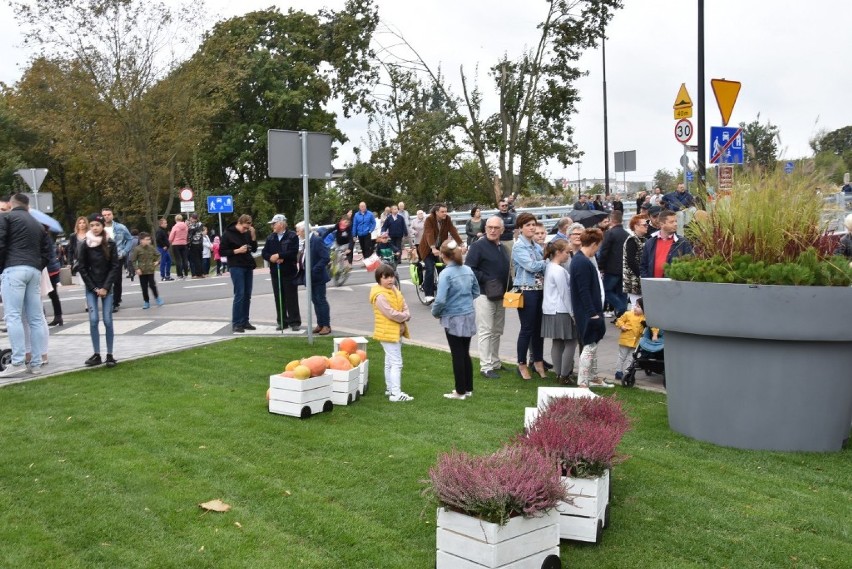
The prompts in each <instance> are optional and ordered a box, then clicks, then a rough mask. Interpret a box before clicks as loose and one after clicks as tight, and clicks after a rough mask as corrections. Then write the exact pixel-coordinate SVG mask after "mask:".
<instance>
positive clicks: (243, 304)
mask: <svg viewBox="0 0 852 569" xmlns="http://www.w3.org/2000/svg"><path fill="white" fill-rule="evenodd" d="M230 275H231V282H232V283H233V284H234V306H233V309H232V311H231V325H232V326H244V325H246V324H248V323H249V311H250V310H251V289H252V285H253V284H254V269H252V268H251V267H231V268H230Z"/></svg>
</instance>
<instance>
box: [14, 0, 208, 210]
mask: <svg viewBox="0 0 852 569" xmlns="http://www.w3.org/2000/svg"><path fill="white" fill-rule="evenodd" d="M12 5H13V7H14V9H15V12H16V16H17V18H18V21H19V22H20V23H21V24H22V25H23V26H24V28H25V30H26V34H25V37H27V38H28V41H30V42H32V43H34V44H35V46H36V47H37V48H39V50H40V52H41V53H43V54H45V55H49V56H50V57H51V59H62V60H65V61H73V62H75V65H77V66H79V69H80V70H81V71H82V72H83V73H85V74H86V75H87V79H88V81H89V83H90V84H91V85H92V86H93V88H94V91H95V93H96V101H97V104H98V106H99V108H98V109H96V110H95V111H94V114H96V115H98V117H99V119H98V122H97V123H96V130H97V136H95V137H93V139H92V140H91V143H92V144H93V145H94V148H92V149H91V152H90V157H94V156H95V155H96V156H97V157H98V159H99V160H100V162H101V164H107V165H109V168H108V170H106V171H105V173H106V175H105V176H103V177H101V178H99V179H96V180H93V181H92V183H93V184H95V185H96V186H97V187H98V188H100V189H101V190H102V192H103V194H104V196H105V198H106V199H107V200H109V201H111V202H114V204H115V205H116V206H117V207H118V208H119V210H123V211H122V213H127V214H139V215H142V216H144V217H145V218H147V220H148V223H149V224H153V223H154V218H155V217H156V216H157V214H158V208H159V204H158V203H156V200H155V199H154V196H155V194H156V192H155V190H156V187H155V186H156V182H155V181H156V180H157V178H158V170H162V169H164V168H166V166H167V162H168V156H169V151H168V150H165V151H162V148H158V147H159V146H161V145H159V144H158V141H159V140H162V139H164V138H168V133H175V132H177V133H180V132H181V131H182V130H184V129H185V128H186V125H187V123H188V122H191V121H193V120H194V116H193V114H192V113H183V114H179V113H174V114H173V116H175V117H177V119H178V121H177V122H172V123H169V124H164V123H163V121H160V120H158V116H157V113H158V112H159V111H160V110H162V109H161V107H159V106H152V105H150V104H146V101H145V100H144V99H145V95H146V94H147V93H148V92H149V91H150V89H151V88H152V87H153V86H154V85H155V84H156V83H157V81H159V80H160V79H162V78H163V77H164V76H165V75H166V74H167V73H168V71H169V70H170V69H171V68H172V67H173V66H174V63H175V56H174V53H175V51H176V50H177V49H178V48H179V43H180V42H182V41H192V37H191V35H188V34H187V33H186V30H192V29H195V28H196V22H197V21H198V14H199V11H198V6H194V5H187V6H183V7H179V8H177V9H175V10H172V9H170V8H169V7H167V6H166V5H165V4H163V3H161V2H146V1H144V0H30V1H20V2H15V1H13V2H12ZM200 94H201V93H197V92H194V91H190V92H188V93H186V95H188V96H190V97H197V96H198V95H200ZM167 102H168V103H169V104H176V105H178V106H183V107H185V103H184V101H181V100H177V101H174V100H169V101H167ZM172 138H173V139H177V138H178V137H177V136H172ZM170 150H172V155H173V153H174V149H170Z"/></svg>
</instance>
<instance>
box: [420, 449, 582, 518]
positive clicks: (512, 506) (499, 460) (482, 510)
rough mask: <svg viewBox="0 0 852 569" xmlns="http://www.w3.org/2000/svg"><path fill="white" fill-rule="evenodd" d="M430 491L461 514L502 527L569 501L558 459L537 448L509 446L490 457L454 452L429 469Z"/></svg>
mask: <svg viewBox="0 0 852 569" xmlns="http://www.w3.org/2000/svg"><path fill="white" fill-rule="evenodd" d="M427 483H428V484H430V486H429V487H428V488H427V489H426V493H428V494H431V495H433V496H434V497H435V498H436V499H437V500H438V502H439V503H440V504H441V505H442V506H444V507H446V508H448V509H450V510H454V511H457V512H461V513H464V514H467V515H469V516H473V517H477V518H480V519H482V520H485V521H488V522H492V523H497V524H500V525H503V524H505V523H507V522H508V521H509V519H510V518H512V517H515V516H525V517H533V516H536V515H539V514H541V513H544V512H546V511H547V510H550V509H551V508H554V507H556V505H557V504H558V503H559V502H562V501H566V500H567V498H568V497H567V496H566V491H565V488H564V486H563V485H562V483H561V481H560V473H559V470H558V468H556V467H555V465H554V462H553V460H551V459H549V458H547V457H545V456H543V455H542V454H540V453H539V452H538V451H536V450H535V449H533V448H525V447H522V446H511V447H504V448H502V449H501V450H499V451H497V452H496V453H494V454H491V455H488V456H472V455H469V454H467V453H463V452H456V451H453V452H450V453H448V454H443V455H440V456H439V457H438V463H437V464H436V465H435V466H433V467H432V468H431V469H430V470H429V481H427Z"/></svg>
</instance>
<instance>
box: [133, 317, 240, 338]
mask: <svg viewBox="0 0 852 569" xmlns="http://www.w3.org/2000/svg"><path fill="white" fill-rule="evenodd" d="M225 326H228V323H227V322H222V321H219V322H211V321H210V320H172V321H170V322H166V323H165V324H163V325H161V326H157V327H156V328H154V329H153V330H149V331H147V332H145V335H146V336H189V335H192V336H198V335H203V334H215V333H216V332H218V331H219V330H221V329H222V328H224V327H225Z"/></svg>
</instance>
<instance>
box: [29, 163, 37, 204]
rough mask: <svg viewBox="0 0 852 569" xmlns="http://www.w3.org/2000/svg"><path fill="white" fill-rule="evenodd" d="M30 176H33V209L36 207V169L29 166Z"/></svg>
mask: <svg viewBox="0 0 852 569" xmlns="http://www.w3.org/2000/svg"><path fill="white" fill-rule="evenodd" d="M30 176H32V178H33V198H34V200H35V205H34V207H35V209H38V182H36V169H35V168H30Z"/></svg>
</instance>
